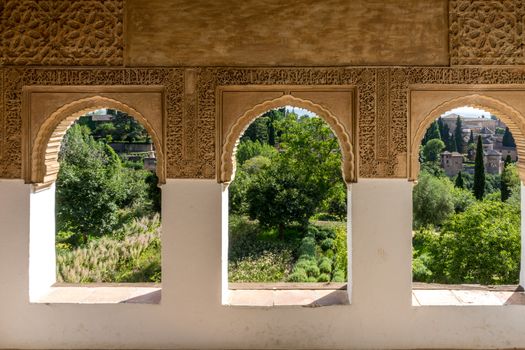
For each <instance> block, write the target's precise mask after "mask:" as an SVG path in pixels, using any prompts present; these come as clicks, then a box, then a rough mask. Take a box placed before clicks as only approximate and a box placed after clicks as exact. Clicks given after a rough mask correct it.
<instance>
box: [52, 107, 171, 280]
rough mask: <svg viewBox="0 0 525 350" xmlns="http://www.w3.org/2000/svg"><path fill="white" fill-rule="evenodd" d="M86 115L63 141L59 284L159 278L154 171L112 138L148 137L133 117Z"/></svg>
mask: <svg viewBox="0 0 525 350" xmlns="http://www.w3.org/2000/svg"><path fill="white" fill-rule="evenodd" d="M108 114H109V118H110V120H108V121H105V122H94V121H93V120H92V117H91V116H85V117H81V118H80V120H79V121H77V122H76V123H75V124H74V125H73V126H71V127H70V128H69V130H68V131H67V133H66V135H65V137H64V140H63V142H62V146H61V150H60V154H59V163H60V171H59V174H58V178H57V182H56V230H57V235H56V251H57V280H58V281H59V282H71V283H87V282H160V279H161V272H160V266H161V264H160V189H159V188H158V187H157V181H158V180H157V176H156V175H155V173H154V172H152V171H149V170H145V169H144V168H143V164H142V163H141V162H140V160H139V161H137V160H135V161H130V160H129V158H128V155H125V154H122V155H119V154H117V153H116V152H115V151H114V150H113V148H112V147H111V146H110V145H109V142H123V143H134V142H151V140H150V139H149V136H148V134H147V132H146V130H145V129H144V128H143V127H142V126H141V125H140V124H139V123H137V122H136V121H135V120H134V119H133V118H131V117H129V116H127V115H126V114H124V113H121V112H118V111H112V110H108Z"/></svg>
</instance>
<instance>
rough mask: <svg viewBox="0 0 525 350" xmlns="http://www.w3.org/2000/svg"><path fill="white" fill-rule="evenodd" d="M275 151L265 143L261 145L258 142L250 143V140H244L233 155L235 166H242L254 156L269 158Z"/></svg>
mask: <svg viewBox="0 0 525 350" xmlns="http://www.w3.org/2000/svg"><path fill="white" fill-rule="evenodd" d="M276 153H277V150H276V149H275V148H274V147H272V146H270V145H269V144H267V143H261V142H260V141H259V140H256V141H252V140H251V139H245V140H243V141H241V142H240V143H239V146H237V152H236V153H235V161H236V162H237V166H242V165H243V164H244V162H246V161H247V160H248V159H251V158H253V157H256V156H264V157H268V158H271V157H272V156H273V155H274V154H276Z"/></svg>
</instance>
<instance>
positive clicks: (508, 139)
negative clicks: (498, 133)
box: [501, 127, 516, 147]
mask: <svg viewBox="0 0 525 350" xmlns="http://www.w3.org/2000/svg"><path fill="white" fill-rule="evenodd" d="M501 143H502V144H503V147H516V142H515V141H514V137H513V136H512V134H511V132H510V130H509V128H508V127H507V128H505V133H504V134H503V139H502V141H501Z"/></svg>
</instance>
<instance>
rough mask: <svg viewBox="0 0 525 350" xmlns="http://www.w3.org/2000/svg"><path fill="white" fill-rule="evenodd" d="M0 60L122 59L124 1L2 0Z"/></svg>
mask: <svg viewBox="0 0 525 350" xmlns="http://www.w3.org/2000/svg"><path fill="white" fill-rule="evenodd" d="M0 14H1V20H0V23H1V24H0V29H1V30H0V37H1V41H0V43H1V46H0V48H1V49H0V52H1V57H0V64H4V65H68V66H77V65H82V66H118V65H122V64H123V50H124V33H123V25H124V23H123V18H124V2H123V0H106V1H97V0H82V1H66V0H59V1H52V0H5V3H4V8H3V11H1V12H0Z"/></svg>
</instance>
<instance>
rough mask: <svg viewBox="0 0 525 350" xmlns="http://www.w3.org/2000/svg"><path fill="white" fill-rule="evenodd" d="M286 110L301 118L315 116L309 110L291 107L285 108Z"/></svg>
mask: <svg viewBox="0 0 525 350" xmlns="http://www.w3.org/2000/svg"><path fill="white" fill-rule="evenodd" d="M286 110H287V111H288V112H292V111H293V112H295V114H297V115H298V116H303V115H305V114H306V115H308V116H310V117H314V116H315V113H313V112H310V111H309V110H307V109H303V108H298V107H292V106H286Z"/></svg>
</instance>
